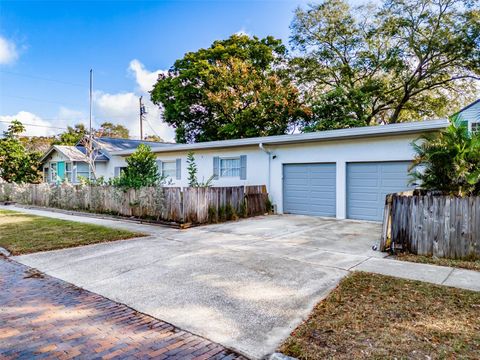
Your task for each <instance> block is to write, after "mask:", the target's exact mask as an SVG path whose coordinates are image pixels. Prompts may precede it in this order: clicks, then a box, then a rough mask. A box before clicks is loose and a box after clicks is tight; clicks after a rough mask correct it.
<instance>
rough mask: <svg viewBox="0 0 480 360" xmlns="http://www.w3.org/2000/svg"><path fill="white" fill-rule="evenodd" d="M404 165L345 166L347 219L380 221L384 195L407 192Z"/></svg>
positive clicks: (395, 163) (383, 163) (371, 163)
mask: <svg viewBox="0 0 480 360" xmlns="http://www.w3.org/2000/svg"><path fill="white" fill-rule="evenodd" d="M409 166H410V162H408V161H392V162H370V163H349V164H347V217H348V218H349V219H359V220H374V221H381V220H382V219H383V209H384V206H385V195H387V194H390V193H393V192H398V191H406V190H410V189H411V186H409V185H408V180H409V177H408V167H409Z"/></svg>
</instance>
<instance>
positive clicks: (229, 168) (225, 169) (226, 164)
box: [220, 157, 240, 177]
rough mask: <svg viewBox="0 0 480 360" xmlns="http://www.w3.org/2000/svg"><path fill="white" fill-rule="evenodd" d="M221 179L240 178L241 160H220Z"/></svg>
mask: <svg viewBox="0 0 480 360" xmlns="http://www.w3.org/2000/svg"><path fill="white" fill-rule="evenodd" d="M220 177H240V158H239V157H235V158H223V159H220Z"/></svg>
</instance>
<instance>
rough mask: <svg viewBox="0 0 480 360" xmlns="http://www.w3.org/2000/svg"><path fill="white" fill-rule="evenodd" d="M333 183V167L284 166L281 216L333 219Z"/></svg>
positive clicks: (330, 165) (334, 204) (334, 186)
mask: <svg viewBox="0 0 480 360" xmlns="http://www.w3.org/2000/svg"><path fill="white" fill-rule="evenodd" d="M335 181H336V168H335V164H286V165H284V166H283V212H284V213H287V214H302V215H316V216H335V214H336V195H335V194H336V191H335V188H336V183H335Z"/></svg>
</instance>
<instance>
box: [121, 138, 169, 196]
mask: <svg viewBox="0 0 480 360" xmlns="http://www.w3.org/2000/svg"><path fill="white" fill-rule="evenodd" d="M126 161H127V167H126V168H125V169H124V170H123V172H122V173H121V175H120V177H119V178H116V179H114V181H113V185H115V186H120V187H123V188H133V189H139V188H141V187H144V186H155V185H158V184H159V182H160V180H161V177H160V175H159V172H158V166H157V162H156V157H155V154H154V153H153V152H152V150H151V149H150V147H149V146H148V145H144V144H140V145H139V146H138V148H137V150H135V152H134V153H133V154H132V155H130V156H129V157H128V158H127V160H126Z"/></svg>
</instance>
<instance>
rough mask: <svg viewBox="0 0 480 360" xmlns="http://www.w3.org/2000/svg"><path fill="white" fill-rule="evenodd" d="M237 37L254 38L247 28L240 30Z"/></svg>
mask: <svg viewBox="0 0 480 360" xmlns="http://www.w3.org/2000/svg"><path fill="white" fill-rule="evenodd" d="M235 35H247V36H248V37H252V34H251V33H249V32H248V31H247V30H246V29H245V28H243V27H242V28H241V29H240V30H238V31H237V32H236V33H235Z"/></svg>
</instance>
